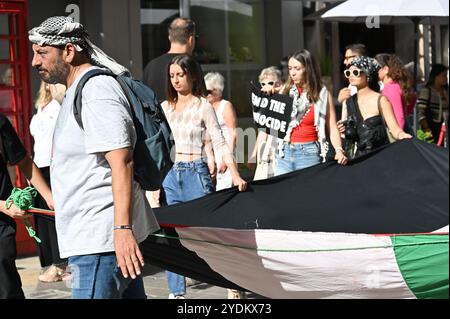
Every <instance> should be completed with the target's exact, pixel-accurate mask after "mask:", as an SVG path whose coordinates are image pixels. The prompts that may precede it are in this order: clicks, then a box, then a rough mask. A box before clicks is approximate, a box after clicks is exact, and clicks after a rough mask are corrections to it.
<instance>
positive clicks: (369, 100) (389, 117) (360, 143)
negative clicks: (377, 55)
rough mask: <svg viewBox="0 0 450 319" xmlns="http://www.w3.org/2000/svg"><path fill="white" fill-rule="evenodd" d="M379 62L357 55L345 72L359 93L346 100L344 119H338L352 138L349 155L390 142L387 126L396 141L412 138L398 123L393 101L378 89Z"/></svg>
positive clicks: (339, 124)
mask: <svg viewBox="0 0 450 319" xmlns="http://www.w3.org/2000/svg"><path fill="white" fill-rule="evenodd" d="M380 68H381V66H380V64H379V63H378V62H377V61H376V60H375V59H373V58H369V57H359V58H357V59H355V60H353V61H352V62H351V63H350V66H349V68H348V69H347V70H345V71H344V75H345V76H346V77H347V78H348V79H349V81H350V84H351V85H355V86H356V87H357V89H358V93H357V94H355V95H354V96H352V97H350V98H349V99H347V100H346V101H345V104H346V106H347V111H348V115H347V120H346V121H339V122H338V128H339V130H340V132H341V133H344V134H345V139H347V140H351V141H352V142H353V143H354V144H355V146H356V150H354V151H353V152H352V154H349V155H350V157H358V156H361V155H364V154H367V153H368V152H371V151H373V150H375V149H377V148H379V147H381V146H383V145H386V144H388V143H389V139H388V136H387V132H386V126H385V124H384V123H386V125H387V128H388V129H389V131H390V133H391V134H392V136H393V137H394V138H395V139H396V140H401V139H405V138H412V136H411V135H410V134H407V133H405V131H403V129H401V128H400V126H399V125H398V123H397V120H396V118H395V114H394V110H393V108H392V104H391V103H390V102H389V100H388V99H387V98H386V97H385V96H382V95H381V94H380V93H379V91H380V87H379V84H378V71H379V70H380Z"/></svg>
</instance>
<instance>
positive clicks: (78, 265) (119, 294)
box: [69, 252, 147, 299]
mask: <svg viewBox="0 0 450 319" xmlns="http://www.w3.org/2000/svg"><path fill="white" fill-rule="evenodd" d="M69 267H70V270H71V272H72V299H147V296H146V295H145V290H144V282H143V280H142V275H140V276H138V277H136V279H131V277H128V278H126V279H125V278H124V277H123V275H122V271H121V270H120V268H119V266H118V264H117V259H116V254H115V253H114V252H112V253H103V254H95V255H84V256H74V257H69Z"/></svg>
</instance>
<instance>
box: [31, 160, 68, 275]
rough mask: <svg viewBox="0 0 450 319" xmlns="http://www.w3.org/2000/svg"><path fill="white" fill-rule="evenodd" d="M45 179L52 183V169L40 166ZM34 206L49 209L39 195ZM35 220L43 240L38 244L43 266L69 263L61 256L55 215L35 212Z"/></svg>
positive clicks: (39, 235) (37, 231)
mask: <svg viewBox="0 0 450 319" xmlns="http://www.w3.org/2000/svg"><path fill="white" fill-rule="evenodd" d="M40 170H41V172H42V175H43V176H44V179H45V180H46V182H47V184H48V185H50V170H49V168H48V167H43V168H40ZM34 207H36V208H42V209H48V206H47V203H46V202H45V200H44V199H43V198H42V197H41V195H39V194H38V195H37V196H36V199H35V201H34ZM34 222H35V227H36V235H37V236H38V237H39V238H40V239H41V240H42V242H41V243H40V244H38V245H37V246H38V251H39V261H40V262H41V267H47V266H50V265H55V264H63V263H67V259H61V258H60V257H59V247H58V237H57V235H56V227H55V217H54V216H47V215H40V214H34Z"/></svg>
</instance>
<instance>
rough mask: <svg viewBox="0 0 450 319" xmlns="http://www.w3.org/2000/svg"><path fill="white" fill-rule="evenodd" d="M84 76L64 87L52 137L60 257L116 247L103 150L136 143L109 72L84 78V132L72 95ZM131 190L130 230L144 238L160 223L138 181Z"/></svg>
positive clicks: (123, 100)
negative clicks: (63, 96) (131, 214)
mask: <svg viewBox="0 0 450 319" xmlns="http://www.w3.org/2000/svg"><path fill="white" fill-rule="evenodd" d="M91 69H92V68H89V69H88V70H86V72H87V71H89V70H91ZM82 75H84V73H82V74H80V76H79V77H78V78H77V80H75V82H74V83H73V84H72V85H71V86H70V87H69V89H68V90H67V92H66V96H65V98H64V102H63V104H62V106H61V111H60V113H59V116H58V120H57V122H56V127H55V132H54V136H53V154H52V161H51V165H50V167H51V183H52V191H53V197H54V202H55V216H56V230H57V234H58V244H59V250H60V254H61V258H67V257H71V256H79V255H89V254H99V253H104V252H111V251H114V237H113V236H114V235H113V222H114V202H113V195H112V180H111V168H110V166H109V164H108V162H107V161H106V158H105V156H104V152H107V151H111V150H115V149H120V148H125V147H131V148H132V147H134V144H135V142H136V132H135V129H134V125H133V120H132V118H131V115H130V109H129V105H128V102H127V99H126V97H125V95H124V94H123V91H122V90H121V88H120V86H119V84H118V83H117V81H116V80H115V79H114V78H112V77H110V76H105V75H100V76H96V77H94V78H92V79H90V80H89V82H87V83H86V85H85V87H84V89H83V100H82V103H83V108H82V120H83V126H84V131H83V130H82V129H81V128H80V127H79V126H78V123H77V122H76V120H75V117H74V115H73V100H74V94H75V89H76V86H77V84H78V82H79V80H80V79H81V77H82ZM133 190H134V196H133V232H134V236H135V237H136V240H137V241H138V242H142V241H143V240H144V239H145V238H147V236H148V235H149V234H150V233H152V232H154V231H156V230H158V229H159V226H158V222H157V221H156V218H155V216H154V214H153V211H152V209H151V207H150V205H149V203H148V202H147V199H146V197H145V194H144V191H143V190H142V189H141V188H140V186H139V184H138V183H136V182H134V185H133Z"/></svg>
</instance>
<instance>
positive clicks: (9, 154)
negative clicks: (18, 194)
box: [0, 114, 27, 225]
mask: <svg viewBox="0 0 450 319" xmlns="http://www.w3.org/2000/svg"><path fill="white" fill-rule="evenodd" d="M0 135H1V136H0V143H1V144H2V145H0V199H1V200H6V199H7V198H8V197H9V196H10V195H11V191H12V189H13V185H12V184H11V178H10V177H9V173H8V168H7V163H9V164H11V165H16V164H18V163H19V162H20V161H22V160H23V159H24V158H25V156H27V151H26V149H25V147H24V146H23V144H22V142H21V141H20V139H19V136H17V133H16V131H15V130H14V127H13V126H12V125H11V122H10V121H9V120H8V118H7V117H6V116H4V115H3V114H0ZM5 224H6V225H14V224H15V222H14V219H12V218H11V217H9V216H8V215H6V214H4V213H3V212H0V225H5Z"/></svg>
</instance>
